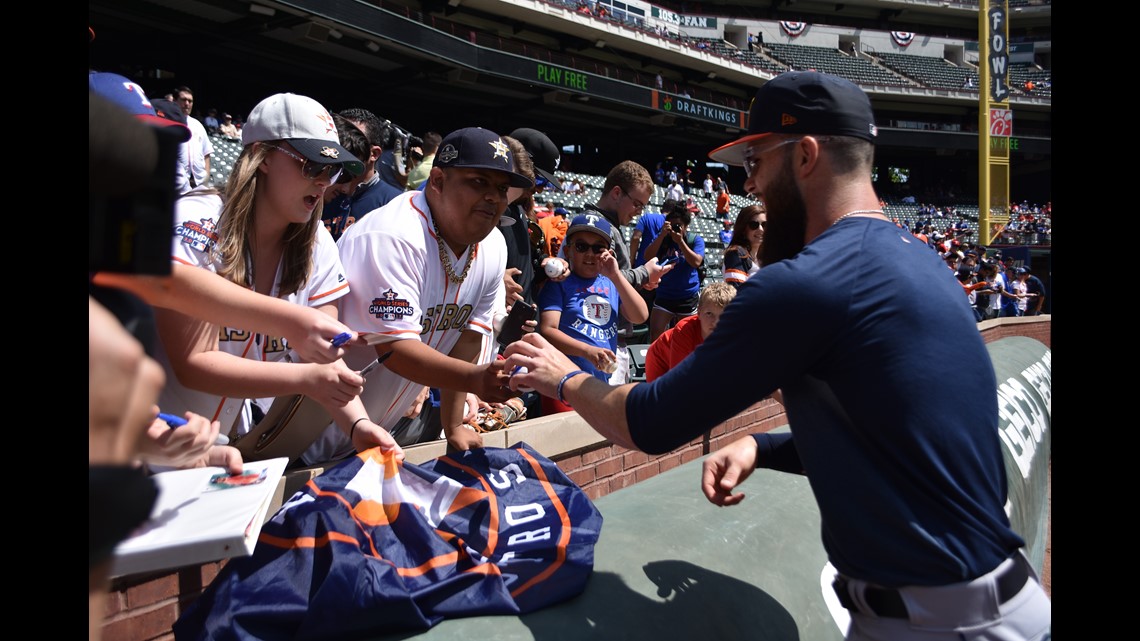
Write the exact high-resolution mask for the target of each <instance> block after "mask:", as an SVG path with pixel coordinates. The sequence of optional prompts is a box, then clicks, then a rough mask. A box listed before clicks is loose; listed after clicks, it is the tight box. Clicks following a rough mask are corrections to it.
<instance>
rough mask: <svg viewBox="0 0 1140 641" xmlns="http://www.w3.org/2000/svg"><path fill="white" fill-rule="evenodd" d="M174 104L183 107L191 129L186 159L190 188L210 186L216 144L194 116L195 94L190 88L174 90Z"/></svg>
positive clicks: (187, 123) (187, 124)
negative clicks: (211, 162)
mask: <svg viewBox="0 0 1140 641" xmlns="http://www.w3.org/2000/svg"><path fill="white" fill-rule="evenodd" d="M174 102H176V103H177V104H178V106H179V107H182V113H183V114H185V116H186V126H187V127H189V128H190V140H188V141H187V142H186V143H185V144H186V158H187V162H188V163H189V165H188V166H187V170H186V172H187V173H186V176H187V179H188V180H189V182H190V188H191V189H193V188H195V187H198V186H199V185H208V184H210V156H211V155H213V153H214V144H213V143H212V142H210V136H209V134H208V133H207V132H206V127H204V126H203V125H202V123H201V122H199V121H198V119H197V118H195V117H194V116H193V115H192V113H193V110H194V92H193V91H190V88H189V87H185V86H183V87H178V88H177V89H175V90H174Z"/></svg>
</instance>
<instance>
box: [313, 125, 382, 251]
mask: <svg viewBox="0 0 1140 641" xmlns="http://www.w3.org/2000/svg"><path fill="white" fill-rule="evenodd" d="M332 118H333V123H334V124H335V125H336V131H337V134H338V137H339V138H340V144H341V146H342V147H344V148H345V149H347V150H348V152H349V153H350V154H352V155H353V156H356V157H357V158H368V157H369V156H370V155H371V154H372V146H371V144H369V142H368V137H367V136H365V135H364V132H363V131H361V130H360V128H359V127H357V126H356V125H354V124H353V123H352V121H351V120H349V119H348V118H345V117H344V116H342V115H340V114H333V115H332ZM365 168H366V169H367V165H365ZM366 175H367V171H365V172H361V173H360V174H359V175H353V174H351V173H349V172H347V171H346V172H341V175H340V178H337V181H336V183H334V184H332V185H329V188H328V189H326V190H325V195H324V200H325V207H324V211H323V212H322V213H321V222H323V223H324V225H325V228H326V229H328V230H329V233H330V234H332V237H333V240H336V239H338V238H340V235H341V234H343V233H344V230H345V229H347V228H348V227H349V226H350V225H352V223H354V222H356V218H355V217H354V216H353V215H352V197H353V195H354V194H356V190H357V188H358V187H360V184H361V183H362V182H364V180H365V176H366Z"/></svg>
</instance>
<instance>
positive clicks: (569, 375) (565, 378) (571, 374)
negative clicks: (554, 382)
mask: <svg viewBox="0 0 1140 641" xmlns="http://www.w3.org/2000/svg"><path fill="white" fill-rule="evenodd" d="M579 374H589V372H587V371H586V370H582V369H576V370H574V371H573V372H569V373H567V374H566V376H563V377H562V380H560V381H558V402H560V403H565V404H566V405H569V403H567V402H566V399H565V398H564V397H563V396H562V386H563V385H565V384H566V381H568V380H570V379H572V378H574V377H575V376H577V375H579Z"/></svg>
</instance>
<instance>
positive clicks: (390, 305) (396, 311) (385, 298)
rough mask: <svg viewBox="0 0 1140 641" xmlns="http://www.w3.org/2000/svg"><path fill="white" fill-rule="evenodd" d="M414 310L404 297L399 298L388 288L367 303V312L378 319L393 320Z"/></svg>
mask: <svg viewBox="0 0 1140 641" xmlns="http://www.w3.org/2000/svg"><path fill="white" fill-rule="evenodd" d="M415 312H416V309H415V307H413V306H412V304H411V302H409V301H408V300H407V299H406V298H400V295H399V294H397V293H396V292H395V291H393V290H392V289H391V288H388V291H386V292H384V293H383V294H380V296H379V297H377V298H373V299H372V303H371V304H369V305H368V313H369V314H372V315H373V316H375V317H376V318H379V319H380V320H386V321H394V320H398V319H399V318H401V317H404V316H411V315H412V314H414V313H415Z"/></svg>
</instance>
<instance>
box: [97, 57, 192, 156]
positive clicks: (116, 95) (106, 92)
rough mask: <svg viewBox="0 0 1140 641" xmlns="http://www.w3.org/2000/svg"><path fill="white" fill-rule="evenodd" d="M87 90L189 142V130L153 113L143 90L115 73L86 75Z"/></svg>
mask: <svg viewBox="0 0 1140 641" xmlns="http://www.w3.org/2000/svg"><path fill="white" fill-rule="evenodd" d="M87 88H88V89H89V90H90V91H91V92H92V93H96V94H99V95H100V96H102V97H104V98H106V99H108V100H110V101H111V102H113V103H115V104H116V105H118V106H120V107H122V108H123V109H125V110H127V113H129V114H131V115H132V116H134V117H135V118H138V119H139V120H142V121H143V122H146V123H148V124H151V125H154V126H156V127H160V128H162V129H163V130H164V131H169V132H172V133H174V134H176V135H177V137H178V139H179V140H180V141H181V142H186V141H187V140H190V129H189V128H188V127H187V126H186V122H185V117H183V121H182V122H177V121H176V120H175V119H172V118H169V117H163V116H160V115H158V114H157V113H156V112H155V109H154V105H153V104H152V103H151V101H150V100H149V99H148V98H147V97H146V92H144V91H143V88H142V87H140V86H138V85H137V84H135V83H134V82H132V81H131V80H130V79H129V78H126V77H124V76H120V75H119V74H117V73H104V72H98V71H92V72H90V73H88V74H87ZM179 111H181V110H179Z"/></svg>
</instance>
